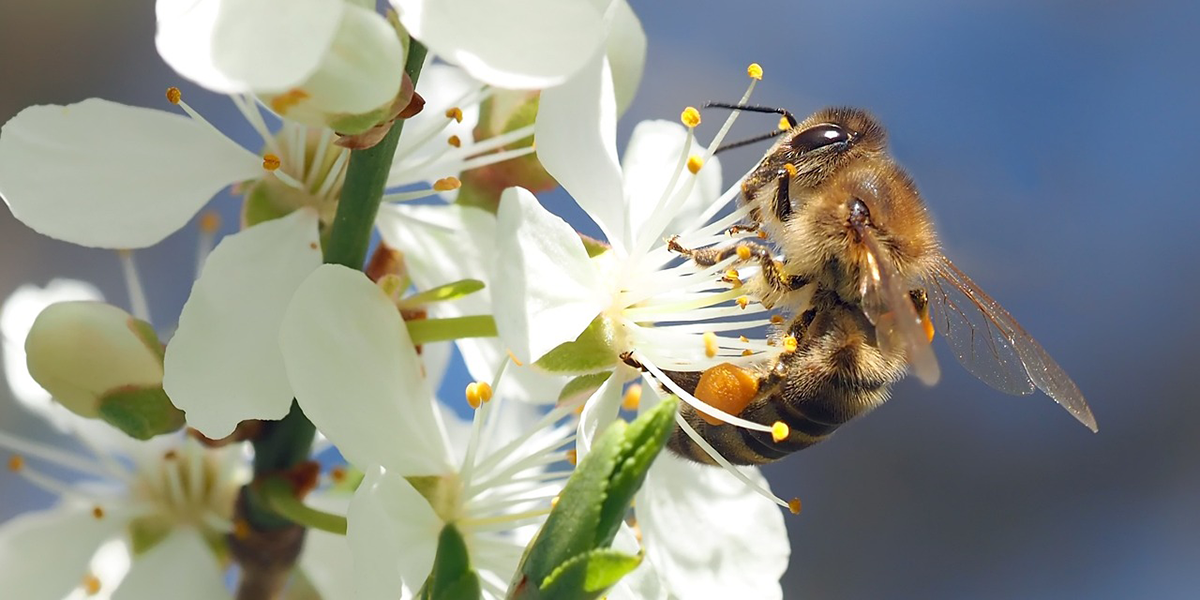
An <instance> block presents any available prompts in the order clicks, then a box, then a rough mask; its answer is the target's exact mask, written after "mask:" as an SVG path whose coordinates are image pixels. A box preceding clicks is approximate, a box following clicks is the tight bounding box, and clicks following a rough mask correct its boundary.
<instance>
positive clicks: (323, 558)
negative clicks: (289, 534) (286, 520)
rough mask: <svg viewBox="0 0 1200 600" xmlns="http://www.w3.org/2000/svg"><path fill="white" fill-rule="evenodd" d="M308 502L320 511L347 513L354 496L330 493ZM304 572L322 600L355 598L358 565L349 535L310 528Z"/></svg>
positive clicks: (303, 557)
mask: <svg viewBox="0 0 1200 600" xmlns="http://www.w3.org/2000/svg"><path fill="white" fill-rule="evenodd" d="M305 503H306V504H308V505H310V506H312V507H314V508H316V509H319V510H323V511H326V512H331V513H335V514H343V515H344V514H346V512H347V510H348V508H349V506H350V495H349V494H339V493H328V492H314V493H312V494H309V496H308V498H307V499H305ZM299 564H300V569H301V570H302V571H303V572H304V576H305V577H306V578H308V581H309V583H311V584H312V586H313V588H314V589H316V590H317V592H318V593H320V594H321V598H322V600H340V599H343V598H353V597H354V586H355V585H356V584H355V579H354V563H353V561H352V560H351V556H350V544H349V543H348V542H347V541H346V536H344V535H338V534H336V533H329V532H327V531H321V530H320V529H309V530H308V532H307V533H305V534H304V551H303V552H301V553H300V561H299Z"/></svg>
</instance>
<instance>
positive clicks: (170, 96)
mask: <svg viewBox="0 0 1200 600" xmlns="http://www.w3.org/2000/svg"><path fill="white" fill-rule="evenodd" d="M182 99H183V92H181V91H179V88H177V87H175V86H171V87H169V88H167V102H170V103H171V104H179V101H180V100H182Z"/></svg>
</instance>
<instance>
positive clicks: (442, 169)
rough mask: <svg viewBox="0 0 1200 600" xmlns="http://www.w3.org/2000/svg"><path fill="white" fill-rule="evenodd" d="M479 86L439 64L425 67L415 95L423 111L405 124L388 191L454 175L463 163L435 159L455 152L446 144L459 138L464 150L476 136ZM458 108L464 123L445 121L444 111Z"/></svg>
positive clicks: (457, 71)
mask: <svg viewBox="0 0 1200 600" xmlns="http://www.w3.org/2000/svg"><path fill="white" fill-rule="evenodd" d="M480 87H481V84H480V83H479V82H478V81H475V80H474V79H471V77H470V76H469V75H467V73H466V71H463V70H462V69H459V68H457V67H452V66H450V65H445V64H441V63H436V64H430V65H426V66H425V69H424V70H423V71H421V79H420V80H419V81H418V82H417V92H419V93H420V94H421V97H422V98H424V99H425V108H424V109H423V110H422V111H421V112H419V113H417V114H416V115H415V116H414V117H412V118H411V119H408V120H406V121H405V122H404V135H401V136H400V143H399V145H398V146H397V147H396V154H395V159H394V162H393V163H392V169H391V171H390V172H389V174H388V182H387V185H388V187H398V186H403V185H408V184H411V183H417V182H419V181H427V180H436V179H440V178H442V177H446V176H449V175H457V173H458V170H459V169H460V168H461V164H462V160H461V159H459V160H451V159H450V158H440V159H438V158H435V156H441V155H446V154H450V153H451V151H453V150H454V148H453V147H451V146H450V144H449V143H448V140H449V139H450V136H458V139H459V141H460V142H462V144H463V146H464V147H466V146H468V145H469V144H471V143H472V142H473V141H474V139H475V136H474V134H473V132H474V130H475V124H476V123H478V122H479V103H478V96H476V95H475V94H474V93H473V92H477V91H478V90H479V89H480ZM471 96H474V97H475V100H476V102H472V103H469V104H460V103H461V102H462V101H463V99H464V98H469V97H471ZM451 108H460V109H462V111H463V120H462V122H461V123H460V122H458V121H456V120H454V119H450V118H448V117H446V111H447V110H448V109H451Z"/></svg>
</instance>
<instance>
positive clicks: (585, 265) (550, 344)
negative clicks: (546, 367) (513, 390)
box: [492, 188, 609, 362]
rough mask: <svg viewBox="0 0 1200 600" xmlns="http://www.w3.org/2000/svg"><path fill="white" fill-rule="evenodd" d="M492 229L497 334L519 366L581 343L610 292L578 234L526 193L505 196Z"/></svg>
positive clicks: (520, 190)
mask: <svg viewBox="0 0 1200 600" xmlns="http://www.w3.org/2000/svg"><path fill="white" fill-rule="evenodd" d="M496 227H497V230H498V232H503V233H502V234H501V235H497V236H496V266H495V269H494V272H495V273H496V275H495V277H494V278H493V279H492V281H493V282H494V283H495V285H493V286H492V298H493V300H494V302H495V303H496V306H495V310H496V313H495V314H496V329H497V331H498V332H499V334H500V339H502V340H504V342H505V343H506V344H508V346H509V348H511V349H512V351H513V354H515V355H516V356H517V359H518V360H520V361H522V362H533V361H536V360H537V359H539V358H541V357H542V356H543V355H544V354H546V353H547V352H549V351H550V350H553V349H554V347H555V346H558V345H559V344H562V343H564V342H569V341H572V340H574V339H575V338H577V337H579V334H580V333H582V332H583V330H584V328H586V327H587V326H588V324H589V323H591V322H592V320H593V319H595V318H596V316H597V315H598V314H599V313H600V310H601V309H602V308H604V307H605V306H607V305H608V304H609V302H608V298H606V297H605V296H606V294H607V293H608V292H607V290H606V288H605V286H604V285H603V284H602V282H601V281H600V276H599V274H598V273H597V272H596V267H595V265H593V264H592V262H591V259H590V258H588V255H587V251H586V250H584V248H583V242H581V241H580V239H579V234H578V233H575V230H574V229H571V226H570V225H567V222H566V221H563V220H562V219H561V218H559V217H558V216H556V215H553V214H551V213H550V212H549V211H547V210H546V209H545V208H543V207H542V205H541V204H539V203H538V201H537V198H535V197H534V196H533V194H531V193H529V191H528V190H525V189H523V188H508V189H507V190H504V193H503V194H501V196H500V210H499V212H498V214H497V217H496Z"/></svg>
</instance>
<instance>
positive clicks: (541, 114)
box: [535, 53, 628, 249]
mask: <svg viewBox="0 0 1200 600" xmlns="http://www.w3.org/2000/svg"><path fill="white" fill-rule="evenodd" d="M613 94H614V92H613V81H612V74H611V72H610V69H609V66H608V60H607V59H605V58H604V55H603V54H602V53H597V54H596V56H595V57H593V58H592V60H591V61H590V62H588V64H587V65H585V66H584V68H583V69H582V70H581V71H580V72H579V73H578V74H577V75H576V76H575V77H572V78H571V80H570V81H568V82H567V83H565V84H563V85H560V86H558V87H556V88H551V89H548V90H546V91H544V92H542V97H541V100H540V101H539V104H538V114H537V123H536V125H535V136H536V138H537V156H538V160H539V161H541V163H542V166H543V167H545V168H546V172H547V173H549V174H550V175H552V176H553V177H554V179H556V180H558V183H559V184H560V185H562V187H563V189H565V190H567V192H569V193H570V194H571V197H572V198H574V199H575V202H577V203H578V204H579V206H580V207H581V208H583V210H584V211H586V212H587V214H588V216H590V217H591V218H592V220H593V221H595V222H596V225H598V226H600V230H601V231H603V232H604V235H605V236H606V237H607V238H608V241H609V243H611V244H613V246H614V247H616V248H618V249H627V248H628V242H627V237H626V236H627V235H628V231H626V229H627V226H626V219H627V216H626V215H625V207H624V204H623V203H622V202H619V201H618V199H619V198H621V197H622V194H621V166H620V163H618V162H617V105H616V100H615V99H614V96H613Z"/></svg>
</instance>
